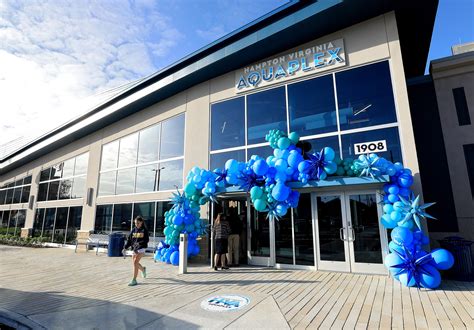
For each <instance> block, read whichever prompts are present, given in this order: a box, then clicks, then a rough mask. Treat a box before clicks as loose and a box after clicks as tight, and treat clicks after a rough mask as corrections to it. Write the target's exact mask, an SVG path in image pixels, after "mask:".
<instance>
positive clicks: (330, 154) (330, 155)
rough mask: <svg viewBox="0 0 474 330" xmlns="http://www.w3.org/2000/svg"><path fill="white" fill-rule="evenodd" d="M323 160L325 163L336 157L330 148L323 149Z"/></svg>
mask: <svg viewBox="0 0 474 330" xmlns="http://www.w3.org/2000/svg"><path fill="white" fill-rule="evenodd" d="M323 152H324V159H325V160H327V161H332V160H334V157H336V153H335V152H334V150H333V149H332V148H330V147H326V148H324V151H323Z"/></svg>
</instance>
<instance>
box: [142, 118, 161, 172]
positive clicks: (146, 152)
mask: <svg viewBox="0 0 474 330" xmlns="http://www.w3.org/2000/svg"><path fill="white" fill-rule="evenodd" d="M139 141H140V142H139V146H138V164H142V163H148V162H154V161H157V160H158V148H159V147H160V125H155V126H152V127H149V128H146V129H144V130H143V131H141V132H140V139H139Z"/></svg>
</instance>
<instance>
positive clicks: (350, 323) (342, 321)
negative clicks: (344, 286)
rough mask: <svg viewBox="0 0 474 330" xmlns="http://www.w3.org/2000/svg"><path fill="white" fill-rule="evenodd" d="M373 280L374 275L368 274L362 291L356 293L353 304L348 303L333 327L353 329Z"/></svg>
mask: <svg viewBox="0 0 474 330" xmlns="http://www.w3.org/2000/svg"><path fill="white" fill-rule="evenodd" d="M371 282H372V276H366V278H365V280H364V283H363V285H362V287H361V290H360V293H359V294H357V295H356V298H355V300H354V301H353V303H352V306H349V305H346V306H345V307H344V308H343V309H342V310H341V312H340V313H339V315H338V316H337V318H336V321H334V324H333V328H335V329H342V328H344V329H353V328H355V325H356V323H357V319H358V318H359V314H360V311H361V310H362V306H363V304H364V300H365V297H366V296H367V292H368V291H369V288H370V283H371Z"/></svg>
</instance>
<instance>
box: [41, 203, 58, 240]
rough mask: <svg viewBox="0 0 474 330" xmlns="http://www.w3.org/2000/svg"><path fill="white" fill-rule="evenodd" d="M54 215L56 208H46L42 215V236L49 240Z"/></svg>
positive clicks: (51, 235)
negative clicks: (44, 213)
mask: <svg viewBox="0 0 474 330" xmlns="http://www.w3.org/2000/svg"><path fill="white" fill-rule="evenodd" d="M55 216H56V208H51V209H46V215H45V217H44V227H43V237H45V238H47V239H48V241H51V239H52V237H53V229H54V218H55Z"/></svg>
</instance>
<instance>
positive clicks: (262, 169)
mask: <svg viewBox="0 0 474 330" xmlns="http://www.w3.org/2000/svg"><path fill="white" fill-rule="evenodd" d="M252 169H253V171H254V172H255V174H257V175H265V174H267V172H268V164H267V162H266V161H264V160H263V159H259V160H257V161H256V162H255V163H253V165H252Z"/></svg>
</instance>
